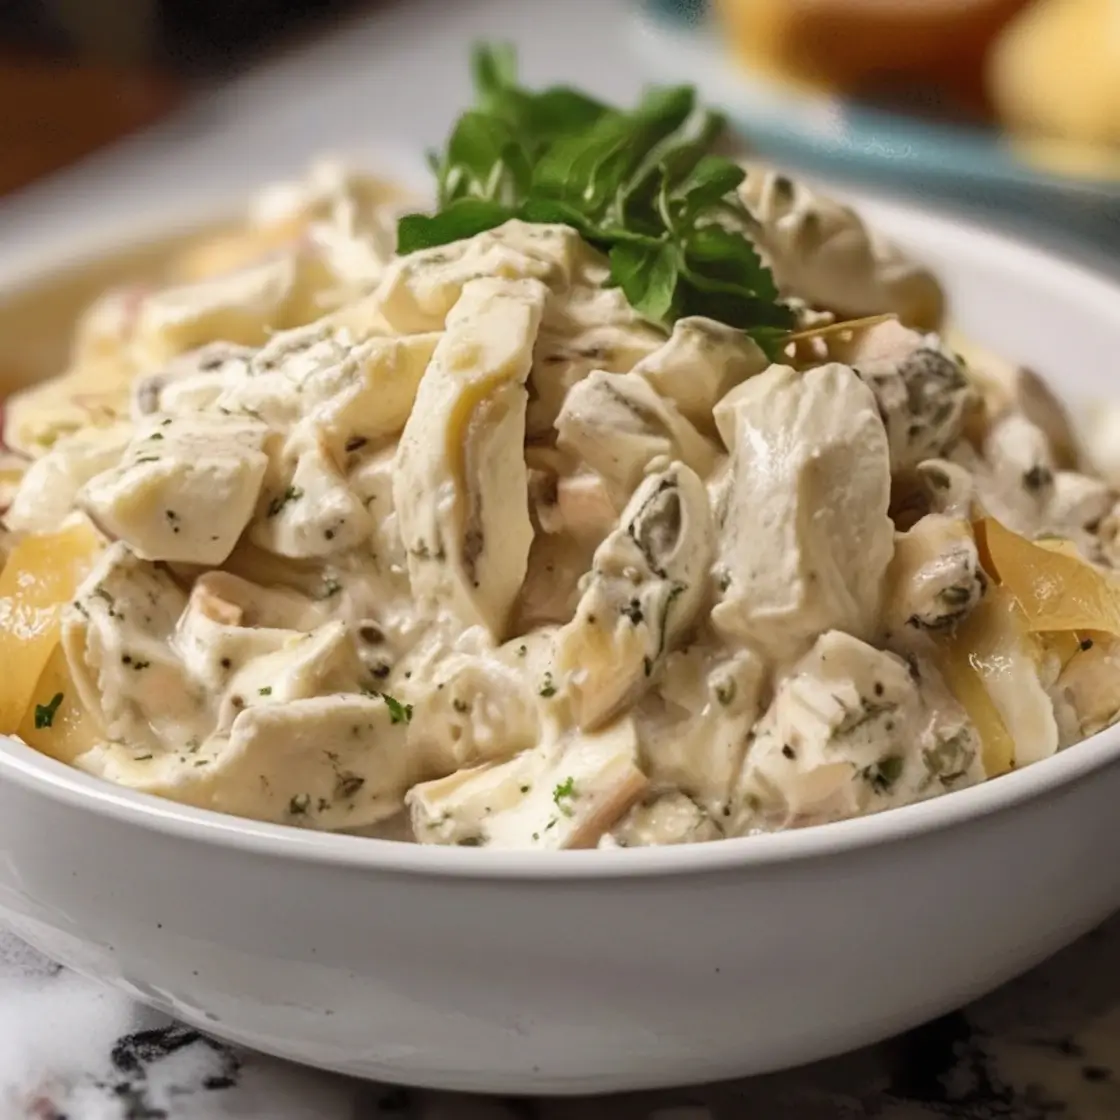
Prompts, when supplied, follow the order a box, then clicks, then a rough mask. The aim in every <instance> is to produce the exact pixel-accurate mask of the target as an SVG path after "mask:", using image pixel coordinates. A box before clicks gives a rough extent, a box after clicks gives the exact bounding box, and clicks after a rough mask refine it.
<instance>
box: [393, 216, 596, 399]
mask: <svg viewBox="0 0 1120 1120" xmlns="http://www.w3.org/2000/svg"><path fill="white" fill-rule="evenodd" d="M590 252H591V250H590V249H589V248H588V247H587V246H586V245H585V243H584V242H583V241H582V239H581V238H580V236H579V234H578V233H576V231H575V230H574V229H572V228H570V227H569V226H554V225H531V224H529V223H526V222H521V221H516V220H515V221H509V222H506V223H505V224H504V225H502V226H499V227H498V228H497V229H493V230H489V231H487V232H485V233H482V234H479V235H478V236H477V237H471V238H468V239H467V240H465V241H456V242H453V243H452V244H450V245H441V246H439V247H437V248H434V249H422V250H420V251H419V252H415V253H409V254H408V255H407V256H404V257H398V258H397V259H396V260H394V261H393V262H392V264H390V265H389V267H388V268H387V269H386V270H385V274H384V276H383V277H382V280H381V283H380V284H379V285H378V288H377V291H376V293H375V296H374V298H375V300H376V302H377V305H378V307H379V309H380V312H381V314H382V315H383V316H384V318H385V320H386V322H387V323H388V324H389V326H390V328H391V329H392V330H393V331H394V332H396V333H399V334H422V333H424V332H426V331H438V330H442V329H443V327H444V323H445V322H446V320H447V317H448V315H449V314H450V313H451V309H452V308H453V307H454V306H455V304H456V303H458V301H459V299H460V297H461V296H462V294H463V292H464V289H465V288H466V286H467V285H468V284H469V283H471V282H472V281H474V280H475V279H476V278H478V277H494V278H497V277H501V278H503V279H504V280H506V281H510V282H512V281H516V280H537V281H539V282H541V283H542V284H545V285H547V286H548V287H549V288H553V289H563V288H566V287H567V286H568V284H569V283H570V282H571V280H572V278H573V276H574V275H575V274H577V272H578V269H579V265H580V262H581V260H582V259H583V258H585V257H586V256H587V254H588V253H590ZM522 380H524V379H523V378H522Z"/></svg>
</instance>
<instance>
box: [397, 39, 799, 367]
mask: <svg viewBox="0 0 1120 1120" xmlns="http://www.w3.org/2000/svg"><path fill="white" fill-rule="evenodd" d="M473 74H474V86H475V106H474V107H473V108H472V109H469V110H468V111H467V112H466V113H464V114H463V115H462V116H461V117H460V118H459V120H458V121H457V122H456V124H455V127H454V129H453V130H452V132H451V136H450V137H449V139H448V142H447V147H446V150H445V151H444V152H442V153H433V154H431V155H430V157H429V162H430V163H431V166H432V169H433V171H434V172H435V175H436V180H437V188H438V190H437V202H438V205H437V209H436V212H435V213H434V214H431V215H427V214H409V215H407V216H406V217H404V218H402V219H401V221H400V223H399V225H398V228H397V247H398V250H399V252H400V253H401V254H402V255H404V254H408V253H412V252H415V251H417V250H418V249H427V248H431V247H433V246H436V245H444V244H447V243H448V242H451V241H459V240H462V239H463V238H466V237H473V236H474V235H475V234H478V233H482V232H484V231H485V230H488V229H493V228H495V227H496V226H500V225H502V224H503V223H504V222H507V221H509V220H510V219H511V218H521V219H522V220H524V221H527V222H534V223H548V224H551V223H559V224H563V225H568V226H571V227H573V228H574V229H576V230H577V231H578V232H579V233H580V234H581V235H582V236H583V237H584V238H585V239H586V240H587V241H589V242H590V243H591V244H592V245H594V246H596V247H597V248H599V249H601V250H602V251H603V252H605V253H607V254H608V256H609V259H610V269H611V280H610V282H611V284H612V285H614V286H616V287H620V288H621V289H622V290H623V292H624V294H625V295H626V298H627V299H628V300H629V302H630V303H631V305H632V306H633V307H634V308H635V310H636V311H638V312H639V314H641V315H643V316H644V317H645V318H647V319H649V320H651V321H652V322H654V323H658V324H660V325H662V326H669V325H671V324H672V323H673V322H674V321H675V320H676V319H679V318H681V317H682V316H685V315H704V316H707V317H709V318H712V319H718V320H719V321H721V322H723V323H727V324H729V325H730V326H733V327H737V328H739V329H741V330H744V331H746V332H747V333H749V334H751V335H752V336H753V337H754V338H755V339H756V340H757V341H758V342H759V344H760V345H761V346H763V348H764V349H766V350H767V351H768V352H769V353H770V354H771V356H773V355H774V354H775V352H776V350H777V349H778V347H779V346H780V343H781V340H782V339H783V338H784V337H785V335H786V334H787V333H788V332H789V330H790V329H791V328H792V327H793V325H794V315H793V312H792V310H791V309H790V308H789V307H787V306H786V305H785V304H784V303H782V302H780V301H779V299H778V289H777V286H776V285H775V283H774V277H773V275H772V274H771V272H770V270H769V269H768V268H767V267H766V266H765V265H764V264H763V263H762V260H761V258H760V257H759V255H758V252H757V250H756V249H755V246H754V243H753V241H752V240H751V238H750V236H749V231H750V230H751V229H753V228H755V227H756V222H755V220H754V218H753V217H752V215H751V214H750V212H749V211H748V210H747V208H746V206H745V205H744V203H743V202H742V200H741V199H740V198H739V195H738V191H737V188H738V187H739V184H740V183H741V182H742V181H743V178H744V176H745V172H744V171H743V169H742V168H741V167H739V166H738V165H737V164H736V163H734V162H733V161H731V160H729V159H725V158H724V157H722V156H719V155H715V154H714V153H713V147H714V146H715V144H716V142H717V141H718V140H719V138H720V137H721V135H722V134H723V131H724V125H725V122H724V118H723V117H722V116H721V115H720V114H718V113H714V112H711V111H709V110H707V109H703V108H701V107H699V106H697V104H696V94H695V91H694V90H692V89H691V88H690V87H687V86H678V87H673V88H669V89H651V90H649V91H647V92H646V94H645V95H644V96H643V98H642V100H641V102H640V103H639V105H638V106H637V108H635V109H632V110H629V111H627V110H621V109H615V108H612V107H611V106H608V105H605V104H603V103H602V102H599V101H596V100H595V99H593V98H590V97H588V96H586V95H585V94H582V93H579V92H578V91H576V90H572V89H569V88H567V87H565V86H554V87H552V88H550V89H545V90H541V91H531V90H527V89H525V88H523V87H522V86H520V85H519V84H518V81H517V66H516V59H515V57H514V54H513V51H512V49H511V48H510V47H508V46H505V45H482V46H479V47H477V48H476V49H475V51H474V55H473Z"/></svg>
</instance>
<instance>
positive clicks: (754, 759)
mask: <svg viewBox="0 0 1120 1120" xmlns="http://www.w3.org/2000/svg"><path fill="white" fill-rule="evenodd" d="M568 92H569V93H571V91H568ZM571 96H573V97H574V96H576V95H574V94H572V95H571ZM588 127H589V128H593V127H595V125H594V123H592V124H591V125H589V126H588ZM735 170H736V172H737V174H736V175H735V176H732V179H734V181H733V182H732V179H728V182H729V183H731V185H730V186H729V187H727V189H725V190H724V191H723V192H722V193H721V194H719V195H715V194H714V193H713V197H715V198H717V199H718V202H719V206H720V207H721V211H720V214H721V217H719V218H713V219H712V220H713V224H716V225H719V227H720V229H723V230H728V231H731V232H730V233H729V236H731V235H734V236H735V237H738V238H740V239H741V240H743V241H744V243H747V244H749V246H750V247H751V252H752V253H753V252H757V260H758V267H759V269H760V271H761V272H765V274H766V276H768V277H769V276H772V278H773V283H774V292H775V294H774V297H773V299H772V300H771V302H770V305H769V307H770V309H769V310H768V309H767V308H766V307H763V306H762V302H763V301H762V300H761V299H760V308H761V310H759V311H758V313H757V314H758V320H759V321H758V325H759V327H760V328H764V329H757V330H756V329H753V328H754V326H755V324H754V323H750V324H744V323H742V322H734V323H729V322H728V321H727V319H728V318H734V315H732V314H728V315H727V316H726V317H724V318H721V317H720V315H719V314H716V313H715V310H718V307H719V302H718V301H717V302H716V303H715V304H712V305H710V306H709V305H707V304H701V305H697V303H696V302H695V299H694V295H695V293H693V295H689V294H688V293H687V292H686V294H685V295H684V296H681V295H680V292H681V291H682V290H683V289H682V288H681V287H678V288H677V289H676V290H675V292H676V294H674V296H673V299H674V300H677V299H678V298H679V300H680V302H679V303H678V304H676V305H672V306H670V308H669V310H668V311H665V312H664V313H661V314H657V313H653V312H651V310H650V306H649V300H650V299H651V298H652V297H650V296H648V294H646V295H637V296H636V295H635V288H634V284H633V283H631V282H629V281H628V282H622V283H620V282H619V275H618V274H619V268H620V264H619V260H621V259H622V254H621V253H618V252H616V249H615V248H613V247H608V246H606V238H605V236H604V235H602V234H601V232H600V231H599V230H594V231H591V232H589V230H588V228H586V227H584V228H577V226H579V225H580V221H577V219H575V218H572V220H571V221H570V222H569V221H567V220H565V221H557V220H548V221H545V220H530V219H531V218H532V217H533V216H534V215H533V214H532V213H530V212H529V211H527V210H526V211H524V212H520V216H515V217H506V216H505V215H504V214H501V213H498V212H497V211H495V212H494V213H493V214H491V215H490V220H489V222H482V223H479V225H480V226H481V228H480V229H479V230H478V232H474V233H468V234H467V235H465V236H461V237H455V238H454V239H451V240H447V239H444V240H443V241H442V243H433V244H431V245H430V246H429V247H419V248H410V251H407V252H404V251H403V249H404V247H403V246H402V251H401V252H399V253H398V252H397V251H396V249H395V248H394V246H395V241H396V236H397V223H398V219H399V218H401V216H402V215H404V214H407V212H408V211H409V210H410V209H411V208H412V206H411V204H410V203H409V201H408V200H407V199H406V198H405V197H404V196H403V194H402V193H401V192H400V191H398V190H397V189H395V188H393V187H390V186H388V185H386V184H383V183H381V182H380V181H378V180H376V179H374V178H371V177H369V176H365V175H360V174H357V173H352V172H349V171H347V170H345V169H343V168H340V167H338V166H335V165H333V164H324V165H322V166H319V167H317V168H316V169H315V170H314V171H313V173H312V174H311V176H310V177H309V179H308V180H307V181H306V182H303V183H299V184H295V185H286V186H283V187H278V188H274V189H271V190H269V191H267V192H266V193H265V194H264V195H263V196H262V197H261V198H260V199H259V200H258V201H257V203H256V204H255V206H254V207H253V209H252V211H251V213H250V215H249V217H248V220H247V221H246V222H245V223H244V225H243V226H242V228H239V229H237V230H235V231H232V232H230V233H228V234H223V235H222V236H220V237H216V238H207V239H204V240H202V241H200V242H199V243H198V244H197V245H196V246H194V247H192V248H191V249H190V250H189V251H188V252H186V253H185V254H181V255H179V256H177V257H176V258H175V259H174V260H172V261H170V262H169V263H168V267H167V270H166V274H165V275H164V277H163V278H162V279H161V280H160V281H159V282H158V283H149V284H145V285H139V286H135V287H131V288H128V289H126V290H117V291H111V292H108V293H107V294H106V295H105V296H104V297H103V298H102V299H101V300H99V301H98V303H97V304H96V305H95V306H94V307H92V308H91V309H90V310H89V312H88V313H87V314H86V315H85V317H84V318H83V319H82V321H81V323H80V324H79V327H78V330H77V334H76V338H75V343H74V348H73V361H72V364H71V367H70V369H69V370H68V372H66V373H64V374H63V375H62V376H60V377H58V378H55V379H54V380H52V381H48V382H46V383H45V384H41V385H39V386H37V387H33V388H31V389H28V390H25V391H22V392H20V393H17V394H15V395H14V396H12V397H11V398H10V399H9V400H8V401H7V404H6V411H5V427H4V437H5V441H6V445H7V448H8V450H7V451H6V452H5V453H4V458H3V460H0V509H4V512H3V514H2V516H3V530H2V531H0V549H2V550H3V555H4V557H5V558H6V563H5V565H4V568H3V574H2V576H0V651H2V655H0V661H2V663H3V665H4V667H5V668H4V672H5V687H4V690H3V693H2V695H0V732H3V733H7V734H13V735H17V736H18V737H20V738H21V739H23V740H24V741H26V742H27V743H29V744H31V745H32V746H33V747H35V748H37V749H38V750H40V751H43V752H45V753H47V754H49V755H51V756H53V757H55V758H58V759H61V760H63V761H65V762H68V763H71V764H73V765H74V766H76V767H78V768H79V769H81V770H84V771H86V772H88V773H90V774H94V775H97V776H100V777H102V778H105V779H108V780H109V781H112V782H116V783H119V784H121V785H124V786H128V787H131V788H133V789H137V790H142V791H146V792H149V793H155V794H159V795H161V796H164V797H168V798H172V799H174V800H177V801H180V802H184V803H188V804H192V805H197V806H202V807H206V808H210V809H215V810H218V811H221V812H226V813H232V814H238V815H242V816H245V817H250V818H255V819H258V820H264V821H273V822H281V823H286V824H291V825H297V826H301V827H306V828H314V829H329V830H358V831H363V832H365V831H369V830H373V831H374V832H375V833H376V832H377V831H379V830H386V829H388V830H392V831H393V832H394V834H398V833H400V834H407V835H408V836H409V837H411V838H413V839H415V840H416V841H418V842H420V843H425V844H451V845H468V846H489V847H505V848H587V847H595V846H599V847H618V846H621V847H629V846H644V845H657V844H677V843H688V842H694V841H704V840H715V839H720V838H724V837H736V836H746V835H751V834H754V833H758V832H767V831H772V830H778V829H786V828H793V827H800V826H805V825H811V824H820V823H824V822H829V821H835V820H839V819H842V818H847V817H853V816H859V815H862V814H867V813H873V812H877V811H879V810H883V809H888V808H892V807H896V806H900V805H905V804H908V803H911V802H915V801H918V800H922V799H925V798H930V797H934V796H938V795H940V794H943V793H946V792H950V791H953V790H958V789H962V788H964V787H966V786H969V785H972V784H975V783H978V782H981V781H983V780H985V779H986V778H992V777H996V776H998V775H999V774H1002V773H1005V772H1006V771H1008V770H1010V769H1012V768H1013V767H1017V766H1022V765H1025V764H1027V763H1030V762H1034V761H1037V760H1039V759H1043V758H1046V757H1048V756H1049V755H1052V754H1054V753H1055V752H1056V751H1057V750H1059V749H1061V748H1062V747H1065V746H1067V745H1069V744H1071V743H1074V742H1076V741H1078V740H1079V739H1081V738H1083V737H1085V736H1087V735H1090V734H1093V733H1094V732H1096V731H1098V730H1100V729H1101V728H1103V727H1106V726H1108V725H1109V724H1110V723H1112V722H1114V721H1115V720H1116V719H1117V718H1118V716H1120V671H1118V669H1120V644H1118V642H1120V638H1118V637H1117V636H1118V635H1120V577H1118V576H1117V575H1116V574H1115V572H1114V571H1113V566H1114V565H1115V564H1117V563H1120V538H1118V536H1117V527H1118V525H1120V516H1118V514H1120V506H1118V504H1117V503H1118V497H1117V493H1116V492H1115V491H1114V489H1113V488H1112V487H1111V486H1110V485H1109V483H1108V482H1106V481H1105V480H1104V479H1102V478H1101V477H1099V476H1098V475H1097V474H1095V473H1092V472H1090V471H1088V469H1087V468H1086V467H1085V466H1084V461H1083V456H1082V453H1081V451H1080V449H1079V447H1078V443H1077V440H1076V438H1075V436H1074V434H1073V432H1072V431H1071V428H1070V425H1069V423H1068V422H1067V420H1066V417H1065V414H1064V413H1063V411H1062V409H1061V407H1060V406H1059V405H1058V403H1057V402H1056V401H1055V399H1054V398H1053V397H1052V396H1051V394H1050V393H1049V391H1048V390H1047V388H1046V386H1045V385H1044V384H1043V383H1042V382H1041V381H1040V380H1039V379H1038V378H1037V377H1036V376H1034V375H1033V374H1031V373H1030V372H1029V371H1027V370H1025V369H1020V368H1017V367H1014V366H1012V365H1009V364H1006V363H1003V362H1001V361H1000V360H998V359H997V358H995V357H993V356H991V355H989V354H987V353H985V352H983V351H981V350H979V349H977V348H976V347H974V346H972V345H971V344H970V343H969V342H968V341H967V340H964V339H959V338H956V337H954V336H953V335H952V333H951V332H949V333H940V334H939V333H937V332H938V331H939V330H941V329H942V328H943V322H942V319H943V300H942V296H941V291H940V289H939V287H938V284H937V282H936V280H935V279H934V277H933V276H931V275H930V274H929V273H928V272H927V271H926V270H925V269H924V268H922V267H921V266H920V265H919V264H917V263H915V262H914V261H911V260H909V259H908V258H907V257H906V256H905V255H904V254H902V253H901V252H900V251H899V250H898V249H896V248H895V247H894V246H892V245H890V244H888V243H886V242H884V241H883V240H882V239H880V238H879V237H877V236H876V235H875V234H874V233H873V232H871V231H869V230H868V229H867V228H866V227H865V225H864V224H863V222H862V221H861V220H860V218H859V217H858V216H857V215H856V214H855V213H853V212H852V211H851V210H849V209H848V208H846V207H844V206H841V205H839V204H837V203H835V202H833V201H831V200H829V199H828V198H826V197H824V196H822V195H820V194H819V193H817V192H816V191H815V190H813V189H810V188H809V187H808V186H806V185H805V184H802V183H799V182H796V181H794V180H792V179H790V178H788V177H787V176H785V175H782V174H780V173H778V172H776V171H774V170H772V169H770V168H767V167H765V166H763V165H759V164H755V163H751V162H747V163H746V164H744V165H742V169H741V170H740V169H739V168H738V167H736V169H735ZM444 171H445V172H446V171H447V168H446V166H445V168H444ZM445 187H446V182H444V183H443V184H441V195H442V197H441V202H442V203H443V204H444V211H443V212H444V213H445V214H446V213H447V212H449V211H454V202H455V200H454V199H450V200H449V199H448V198H447V197H446V191H444V189H443V188H445ZM663 193H664V191H663ZM468 201H470V202H471V203H474V202H477V201H479V200H478V199H476V198H473V197H472V198H470V199H468ZM492 201H493V200H492V199H491V200H488V202H487V204H490V202H492ZM505 204H508V199H504V200H503V205H505ZM460 211H461V212H462V213H469V211H468V210H466V209H463V208H460ZM541 216H542V217H557V216H564V215H563V214H558V213H552V214H548V213H545V214H542V215H541ZM421 220H422V221H427V222H434V221H438V220H441V219H439V218H424V219H418V218H411V219H406V220H405V222H404V223H402V224H401V227H400V228H401V230H402V236H403V233H404V231H405V230H406V229H411V232H410V233H409V236H410V237H414V236H415V232H416V229H417V228H418V227H417V225H416V223H417V222H418V221H421ZM457 220H458V219H457ZM410 221H411V222H412V223H413V225H412V226H411V227H409V226H408V225H407V223H408V222H410ZM736 223H739V224H736ZM423 228H424V229H427V230H428V234H425V236H428V235H429V234H430V233H431V227H430V226H426V227H423ZM697 228H699V229H701V231H702V230H703V228H705V227H702V226H698V227H697ZM748 235H749V241H748V240H747V238H748ZM689 236H691V235H689ZM692 244H693V242H688V245H689V246H691V245H692ZM688 251H691V250H690V249H689V250H688ZM681 259H682V260H684V261H685V262H686V264H687V260H688V257H687V252H686V253H685V255H684V256H682V258H681ZM656 267H657V266H656V262H654V263H653V264H651V263H650V262H648V261H647V262H644V263H642V268H643V269H644V270H645V271H642V272H641V276H642V277H644V278H645V279H643V280H642V283H645V284H647V285H648V284H649V279H648V278H649V275H650V273H649V269H650V268H656ZM681 275H682V276H683V277H684V280H683V281H681V283H682V284H684V283H685V282H687V283H690V284H693V285H694V287H695V290H696V291H697V292H700V293H704V292H712V291H715V290H716V289H714V288H712V287H711V286H710V281H709V280H708V279H706V278H705V277H704V276H703V275H701V274H700V273H699V272H696V273H695V275H693V273H692V272H689V271H688V269H687V267H684V266H682V272H681ZM728 275H730V273H728ZM737 275H738V274H737ZM705 285H709V286H707V287H705ZM647 293H648V288H647ZM690 301H692V302H690ZM726 302H727V301H726V300H725V301H724V303H726ZM774 308H776V309H777V311H776V312H775V311H774V310H773V309H774ZM704 311H706V312H708V313H700V312H704ZM694 312H695V313H694ZM783 317H784V318H783ZM782 323H786V324H787V325H785V326H784V327H783V326H782ZM5 507H6V508H5ZM402 823H403V824H404V825H405V827H404V828H403V829H402V827H401V826H402Z"/></svg>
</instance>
